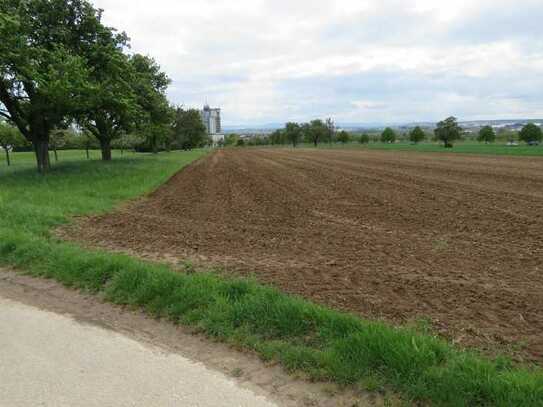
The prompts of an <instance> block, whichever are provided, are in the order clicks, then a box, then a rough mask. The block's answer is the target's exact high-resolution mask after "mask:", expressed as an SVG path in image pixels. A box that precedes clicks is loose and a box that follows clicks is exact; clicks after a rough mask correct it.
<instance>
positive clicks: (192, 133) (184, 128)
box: [174, 107, 230, 150]
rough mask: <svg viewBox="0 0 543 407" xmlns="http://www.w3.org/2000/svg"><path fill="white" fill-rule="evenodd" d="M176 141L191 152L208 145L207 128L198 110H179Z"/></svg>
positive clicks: (175, 132)
mask: <svg viewBox="0 0 543 407" xmlns="http://www.w3.org/2000/svg"><path fill="white" fill-rule="evenodd" d="M174 139H175V142H176V143H177V145H178V146H179V147H181V148H182V149H184V150H191V149H193V148H197V147H202V146H204V145H205V144H206V142H207V133H206V127H205V126H204V123H203V122H202V118H201V116H200V112H199V111H198V110H196V109H186V110H185V109H183V108H182V107H180V108H178V109H177V112H176V116H175V123H174ZM229 144H230V142H229Z"/></svg>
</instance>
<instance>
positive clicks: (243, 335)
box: [0, 150, 543, 406]
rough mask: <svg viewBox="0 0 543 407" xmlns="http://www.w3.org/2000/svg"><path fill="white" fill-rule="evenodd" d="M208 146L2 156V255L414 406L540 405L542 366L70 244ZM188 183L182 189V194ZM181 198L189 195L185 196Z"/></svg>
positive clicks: (216, 276)
mask: <svg viewBox="0 0 543 407" xmlns="http://www.w3.org/2000/svg"><path fill="white" fill-rule="evenodd" d="M205 154H206V151H204V150H194V151H192V152H171V153H161V154H158V155H152V154H126V153H125V155H124V156H123V157H120V156H119V155H118V153H116V156H115V159H114V160H113V161H112V162H101V161H99V160H95V159H92V160H86V159H85V157H84V152H81V151H71V152H61V153H60V159H61V161H60V162H59V163H58V164H54V165H53V168H52V170H51V172H50V173H48V174H47V175H45V176H43V175H39V174H37V173H36V171H35V168H34V166H33V156H32V154H28V153H24V154H14V159H13V162H14V165H13V166H12V167H11V168H9V169H7V167H5V166H4V165H3V164H4V163H3V162H0V264H2V265H4V266H8V267H13V268H15V269H18V270H20V271H22V272H26V273H29V274H31V275H34V276H40V277H46V278H54V279H56V280H58V281H60V282H62V283H64V284H65V285H67V286H71V287H74V288H77V289H82V290H86V291H89V292H93V293H96V294H99V295H101V296H103V298H105V299H106V300H109V301H112V302H114V303H117V304H123V305H127V306H131V307H135V308H142V309H144V310H145V311H147V312H148V313H150V314H151V315H154V316H157V317H163V318H167V319H169V320H171V321H173V322H175V323H182V324H185V325H190V326H193V327H194V328H195V329H197V330H198V331H200V332H203V333H205V334H206V335H208V336H210V337H213V338H216V339H218V340H222V341H225V342H228V343H231V344H233V345H236V346H238V347H241V348H244V349H249V350H252V351H254V352H256V353H257V354H259V355H260V356H261V357H262V358H263V359H265V360H271V361H276V362H279V363H281V364H282V365H283V366H284V367H285V368H286V369H288V370H292V371H299V372H304V373H305V374H306V375H307V376H308V377H309V378H311V379H314V380H331V381H335V382H338V383H341V384H350V385H356V386H360V387H361V388H363V389H367V390H372V391H375V390H381V391H389V390H391V391H393V392H395V393H399V394H401V395H402V397H403V400H404V401H405V402H406V403H410V402H413V403H419V402H420V403H428V402H431V403H432V404H434V405H452V406H474V405H487V406H513V405H515V406H517V405H518V406H521V405H522V406H540V405H542V400H543V373H542V372H541V370H540V369H538V368H535V367H530V366H518V365H516V364H515V363H513V362H512V361H510V360H509V359H507V358H505V357H498V358H495V359H490V358H487V357H485V356H482V355H480V354H478V353H477V352H475V351H467V350H463V349H460V348H458V347H456V346H454V345H452V344H450V343H448V342H446V341H445V340H443V339H441V338H439V337H438V336H436V335H435V334H434V333H432V332H431V331H428V330H426V329H425V328H424V327H418V328H415V327H394V326H392V325H389V324H386V323H383V322H379V321H369V320H364V319H361V318H359V317H357V316H354V315H350V314H347V313H342V312H338V311H335V310H332V309H329V308H326V307H323V306H319V305H316V304H314V303H312V302H309V301H307V300H304V299H301V298H299V297H296V296H290V295H287V294H284V293H283V292H280V291H278V290H277V289H274V288H270V287H268V286H264V285H261V284H259V283H257V282H256V281H255V280H254V279H251V278H229V277H225V276H224V275H222V274H220V273H215V272H213V271H209V272H198V273H193V272H191V273H185V272H183V271H184V270H185V271H186V270H187V268H188V267H189V266H187V265H185V266H184V267H181V266H179V267H174V266H167V265H164V264H157V263H150V262H145V261H142V260H138V259H134V258H132V257H129V256H127V255H122V254H113V253H109V252H106V251H104V250H91V249H85V248H82V247H81V246H79V245H77V244H75V243H70V242H65V241H61V240H60V239H59V238H57V237H56V236H55V234H54V233H52V231H53V229H54V228H55V227H58V226H60V225H63V224H66V223H69V222H71V220H72V218H73V217H74V216H82V215H90V214H100V213H105V212H108V211H111V210H113V209H114V208H115V207H116V206H118V205H119V204H120V203H122V202H124V201H126V200H129V199H132V198H135V197H138V196H141V195H143V194H146V193H149V192H150V191H152V190H154V189H155V188H157V187H158V186H159V185H161V184H163V183H164V182H165V181H166V180H168V179H169V178H170V177H171V176H172V175H173V174H175V173H176V172H177V171H178V170H180V169H181V168H183V167H184V166H186V165H188V164H189V163H191V162H193V161H194V160H196V159H198V158H200V157H203V156H204V155H205ZM181 192H182V191H181ZM180 199H182V196H180Z"/></svg>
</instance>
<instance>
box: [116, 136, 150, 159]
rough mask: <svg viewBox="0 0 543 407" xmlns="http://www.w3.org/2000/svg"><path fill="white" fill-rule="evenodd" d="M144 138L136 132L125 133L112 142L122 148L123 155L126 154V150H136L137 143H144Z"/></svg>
mask: <svg viewBox="0 0 543 407" xmlns="http://www.w3.org/2000/svg"><path fill="white" fill-rule="evenodd" d="M143 142H144V140H143V139H142V137H140V136H138V135H136V134H123V135H122V136H121V137H119V138H118V139H116V140H114V141H113V142H112V143H111V146H112V147H113V148H118V149H119V150H121V156H122V155H123V154H124V151H125V150H129V149H132V150H134V149H135V148H136V146H137V145H139V144H142V143H143Z"/></svg>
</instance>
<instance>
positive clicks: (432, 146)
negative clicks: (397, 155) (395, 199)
mask: <svg viewBox="0 0 543 407" xmlns="http://www.w3.org/2000/svg"><path fill="white" fill-rule="evenodd" d="M304 146H307V147H312V145H309V144H307V145H304ZM319 147H320V148H360V149H370V150H371V149H374V150H391V151H415V152H421V153H457V154H484V155H511V156H527V157H529V156H543V146H542V145H539V146H528V145H526V144H519V145H518V146H507V145H506V144H505V143H504V142H495V143H491V144H485V143H478V142H476V141H469V140H468V141H460V142H457V143H455V144H454V147H453V148H444V147H443V145H441V144H438V143H434V142H423V143H419V144H411V143H409V142H406V141H401V142H397V143H393V144H387V143H380V142H370V143H368V144H360V143H357V142H350V143H346V144H338V143H336V144H331V145H330V144H327V143H321V144H319Z"/></svg>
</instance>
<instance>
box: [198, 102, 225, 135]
mask: <svg viewBox="0 0 543 407" xmlns="http://www.w3.org/2000/svg"><path fill="white" fill-rule="evenodd" d="M200 113H201V115H202V121H203V122H204V126H206V130H207V134H209V135H213V134H220V133H221V109H218V108H217V109H212V108H210V107H209V105H205V106H204V108H203V109H202V111H201V112H200Z"/></svg>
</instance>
